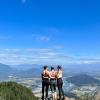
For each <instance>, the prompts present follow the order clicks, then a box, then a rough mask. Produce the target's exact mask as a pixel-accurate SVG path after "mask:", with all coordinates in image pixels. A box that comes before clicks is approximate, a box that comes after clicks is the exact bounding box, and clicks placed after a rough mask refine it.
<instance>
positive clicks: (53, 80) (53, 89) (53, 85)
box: [49, 67, 57, 100]
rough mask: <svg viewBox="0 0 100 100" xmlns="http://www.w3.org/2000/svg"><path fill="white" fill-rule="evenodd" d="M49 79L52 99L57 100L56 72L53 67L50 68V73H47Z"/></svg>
mask: <svg viewBox="0 0 100 100" xmlns="http://www.w3.org/2000/svg"><path fill="white" fill-rule="evenodd" d="M49 77H50V88H51V94H52V98H53V100H54V99H57V97H56V85H57V84H56V72H55V70H54V67H51V71H50V72H49Z"/></svg>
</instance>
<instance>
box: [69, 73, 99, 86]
mask: <svg viewBox="0 0 100 100" xmlns="http://www.w3.org/2000/svg"><path fill="white" fill-rule="evenodd" d="M67 81H68V82H71V83H73V84H75V85H77V86H81V85H90V84H91V85H93V84H96V85H100V80H98V79H95V78H94V77H92V76H89V75H86V74H78V75H75V76H72V77H69V78H67Z"/></svg>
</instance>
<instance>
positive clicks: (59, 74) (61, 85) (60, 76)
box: [57, 66, 65, 100]
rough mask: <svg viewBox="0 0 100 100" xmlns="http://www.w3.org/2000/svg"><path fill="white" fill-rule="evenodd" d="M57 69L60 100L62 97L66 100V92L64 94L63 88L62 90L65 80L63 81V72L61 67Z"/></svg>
mask: <svg viewBox="0 0 100 100" xmlns="http://www.w3.org/2000/svg"><path fill="white" fill-rule="evenodd" d="M57 69H58V71H57V86H58V91H59V100H61V96H63V100H64V99H65V96H64V92H63V88H62V87H63V80H62V76H63V72H62V68H61V66H58V67H57ZM61 94H62V95H61Z"/></svg>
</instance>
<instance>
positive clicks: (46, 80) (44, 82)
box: [41, 66, 49, 100]
mask: <svg viewBox="0 0 100 100" xmlns="http://www.w3.org/2000/svg"><path fill="white" fill-rule="evenodd" d="M41 78H42V100H44V99H47V98H48V88H49V71H48V66H44V68H43V72H42V74H41ZM45 90H46V91H45ZM44 94H46V97H45V98H44Z"/></svg>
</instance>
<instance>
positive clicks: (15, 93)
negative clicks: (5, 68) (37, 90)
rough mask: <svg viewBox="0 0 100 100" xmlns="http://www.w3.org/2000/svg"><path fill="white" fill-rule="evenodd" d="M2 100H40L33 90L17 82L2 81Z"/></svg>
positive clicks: (0, 87)
mask: <svg viewBox="0 0 100 100" xmlns="http://www.w3.org/2000/svg"><path fill="white" fill-rule="evenodd" d="M0 100H38V98H36V97H35V96H34V95H33V93H32V91H31V90H30V89H28V88H26V87H24V86H22V85H20V84H17V83H15V82H2V83H0Z"/></svg>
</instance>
